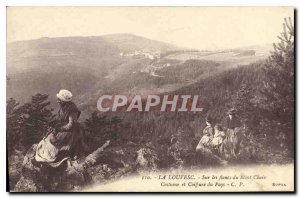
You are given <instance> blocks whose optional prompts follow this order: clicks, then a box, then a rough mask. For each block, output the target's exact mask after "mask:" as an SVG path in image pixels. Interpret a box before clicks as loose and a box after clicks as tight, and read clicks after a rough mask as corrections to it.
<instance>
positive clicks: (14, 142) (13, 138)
mask: <svg viewBox="0 0 300 198" xmlns="http://www.w3.org/2000/svg"><path fill="white" fill-rule="evenodd" d="M22 124H23V123H22V119H21V113H20V106H19V103H18V102H17V101H16V100H15V99H13V98H10V99H9V100H8V101H6V135H7V144H8V152H9V154H11V153H12V152H13V151H14V150H15V149H17V148H18V147H19V146H20V144H19V143H20V137H21V127H22Z"/></svg>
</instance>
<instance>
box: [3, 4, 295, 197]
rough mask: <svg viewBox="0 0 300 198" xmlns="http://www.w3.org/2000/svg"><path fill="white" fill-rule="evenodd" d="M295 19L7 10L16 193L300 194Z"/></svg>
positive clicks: (221, 13)
mask: <svg viewBox="0 0 300 198" xmlns="http://www.w3.org/2000/svg"><path fill="white" fill-rule="evenodd" d="M295 21H296V19H295V8H293V7H171V6H169V7H47V6H45V7H29V6H28V7H26V6H25V7H22V6H8V7H7V8H6V26H7V29H6V31H7V32H6V152H7V186H8V191H9V192H199V193H201V192H210V193H214V192H232V193H234V192H286V193H293V192H295V178H296V176H295V144H296V139H295V103H296V101H295V94H296V93H295V82H296V80H295V40H296V39H295V28H294V27H295V25H294V23H295Z"/></svg>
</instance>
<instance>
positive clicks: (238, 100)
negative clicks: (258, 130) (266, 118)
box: [231, 84, 258, 129]
mask: <svg viewBox="0 0 300 198" xmlns="http://www.w3.org/2000/svg"><path fill="white" fill-rule="evenodd" d="M253 92H254V91H253V89H252V88H250V86H249V85H247V84H242V85H241V88H240V89H239V90H238V91H237V93H236V94H235V95H234V96H233V98H232V105H231V107H233V108H235V109H236V110H237V115H239V117H240V119H241V122H242V124H243V126H244V128H245V129H246V128H251V129H254V128H255V127H256V126H255V125H256V124H257V116H258V115H256V108H255V106H254V104H253V102H252V100H253V99H254V94H253Z"/></svg>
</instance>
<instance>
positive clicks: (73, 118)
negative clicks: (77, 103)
mask: <svg viewBox="0 0 300 198" xmlns="http://www.w3.org/2000/svg"><path fill="white" fill-rule="evenodd" d="M75 122H77V113H72V114H70V116H69V122H68V124H66V125H64V126H62V127H61V129H62V130H63V131H65V130H66V131H68V130H70V129H71V128H72V126H73V125H74V123H75Z"/></svg>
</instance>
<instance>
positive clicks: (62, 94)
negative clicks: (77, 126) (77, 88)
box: [56, 89, 73, 102]
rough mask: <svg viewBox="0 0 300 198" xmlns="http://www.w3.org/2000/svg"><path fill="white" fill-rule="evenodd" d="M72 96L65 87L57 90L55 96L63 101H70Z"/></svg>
mask: <svg viewBox="0 0 300 198" xmlns="http://www.w3.org/2000/svg"><path fill="white" fill-rule="evenodd" d="M72 96H73V94H72V93H71V92H70V91H68V90H66V89H61V90H60V91H59V93H58V94H56V97H57V98H58V99H60V100H61V101H64V102H69V101H71V100H72Z"/></svg>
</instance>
